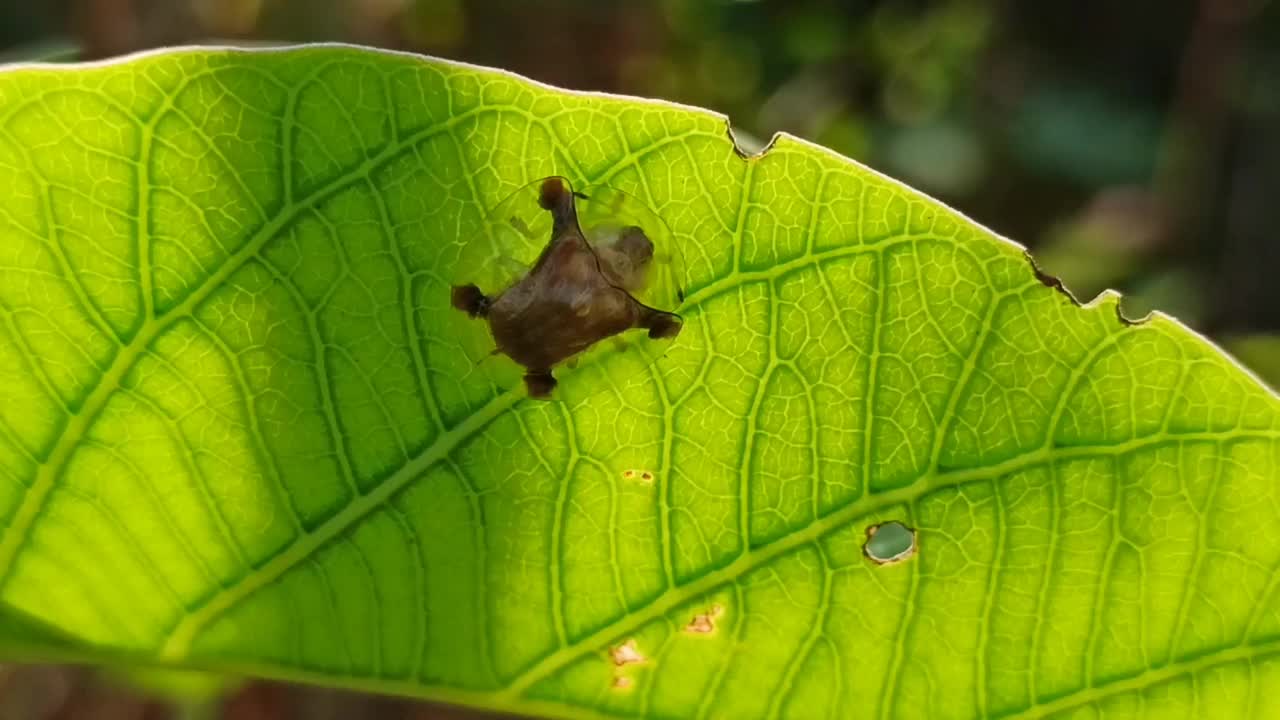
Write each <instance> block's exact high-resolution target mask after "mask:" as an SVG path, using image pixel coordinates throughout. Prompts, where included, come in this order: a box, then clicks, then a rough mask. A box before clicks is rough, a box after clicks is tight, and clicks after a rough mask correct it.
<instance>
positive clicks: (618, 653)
mask: <svg viewBox="0 0 1280 720" xmlns="http://www.w3.org/2000/svg"><path fill="white" fill-rule="evenodd" d="M609 657H611V658H612V659H613V664H614V665H617V666H618V667H622V666H623V665H631V664H634V663H642V662H644V661H645V657H644V655H641V654H640V651H639V650H637V649H636V641H635V640H634V639H631V640H628V641H626V642H624V643H622V644H621V645H615V646H614V647H612V648H609Z"/></svg>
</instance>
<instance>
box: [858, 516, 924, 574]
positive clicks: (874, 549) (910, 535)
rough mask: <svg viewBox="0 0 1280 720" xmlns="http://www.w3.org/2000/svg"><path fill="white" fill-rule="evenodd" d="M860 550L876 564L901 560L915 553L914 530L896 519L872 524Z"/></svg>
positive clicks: (890, 563)
mask: <svg viewBox="0 0 1280 720" xmlns="http://www.w3.org/2000/svg"><path fill="white" fill-rule="evenodd" d="M862 552H863V553H865V554H866V556H867V557H868V558H869V559H870V560H871V561H872V562H874V563H876V564H877V565H892V564H894V563H900V562H903V561H904V560H907V559H909V558H911V556H913V555H915V554H916V531H915V530H914V529H912V528H909V527H907V526H906V525H903V524H902V523H900V522H896V521H894V522H887V523H881V524H879V525H872V526H871V527H868V528H867V541H866V542H865V543H863V545H862Z"/></svg>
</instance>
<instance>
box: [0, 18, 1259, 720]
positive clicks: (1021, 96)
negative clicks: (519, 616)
mask: <svg viewBox="0 0 1280 720" xmlns="http://www.w3.org/2000/svg"><path fill="white" fill-rule="evenodd" d="M1278 4H1280V2H1277V1H1276V0H1126V1H1125V2H1115V1H1114V0H1037V1H1035V2H1025V1H1024V2H1015V1H1014V0H1005V1H1003V2H996V1H993V2H978V1H976V0H951V1H937V2H928V1H925V0H878V1H876V0H864V1H861V2H859V1H848V2H835V1H834V0H832V1H826V2H823V1H816V0H758V1H753V0H710V1H695V0H665V1H663V2H656V3H642V2H618V3H609V2H603V1H601V0H552V1H551V2H518V1H516V0H511V1H508V2H502V1H498V0H479V1H471V2H463V1H462V0H61V1H57V0H54V1H49V2H31V1H29V0H0V53H3V57H0V60H4V61H16V60H24V59H32V58H33V57H37V56H46V57H58V58H59V59H70V58H77V57H79V58H101V57H109V56H113V55H118V54H121V53H126V52H131V51H134V50H139V49H144V48H152V47H158V46H164V45H174V44H185V43H193V42H217V41H223V42H253V43H256V42H279V41H322V40H342V41H348V42H358V43H363V44H368V45H375V46H380V47H388V48H395V49H400V50H411V51H416V52H422V53H427V54H431V55H437V56H441V57H447V58H454V59H459V60H465V61H468V62H473V63H479V64H483V65H492V66H496V67H502V68H506V69H508V70H512V71H515V72H517V73H520V74H523V75H527V76H529V77H532V78H535V79H538V80H542V81H544V82H548V83H551V84H554V85H559V86H562V87H567V88H575V89H582V90H606V91H613V92H621V93H628V94H636V95H647V96H653V97H661V98H666V99H669V100H676V101H680V102H685V103H689V104H693V105H699V106H702V107H707V108H711V109H714V110H717V111H720V112H723V113H726V114H727V115H729V116H730V117H731V118H732V121H733V125H734V128H735V132H736V133H737V135H738V137H739V142H740V143H741V144H742V145H743V146H744V147H748V148H759V147H761V146H762V145H763V144H764V142H765V141H766V140H767V139H768V138H769V137H770V136H771V135H772V134H773V133H774V132H776V131H779V130H785V131H788V132H791V133H795V134H797V135H800V136H801V137H804V138H807V139H809V140H813V141H815V142H818V143H821V144H824V145H827V146H829V147H831V148H833V149H834V150H836V151H838V152H841V153H843V154H845V155H848V156H850V157H853V158H856V159H858V160H860V161H862V162H864V163H866V164H868V165H870V166H872V167H874V168H876V169H878V170H880V171H883V172H885V173H887V174H889V175H892V176H894V177H897V178H899V179H901V180H903V181H905V182H907V183H909V184H911V185H913V186H915V187H917V188H919V189H921V190H924V191H925V192H928V193H930V194H932V195H934V196H935V197H938V198H940V199H942V200H944V201H946V202H948V203H950V204H951V205H953V206H954V207H956V208H958V209H960V210H961V211H963V212H965V213H967V214H968V215H970V216H971V217H973V218H974V219H976V220H977V221H979V222H981V223H983V224H984V225H986V226H988V227H990V228H992V229H993V230H995V231H996V232H999V233H1000V234H1002V235H1006V236H1008V237H1011V238H1014V239H1016V240H1018V241H1019V242H1021V243H1023V244H1025V245H1028V246H1030V247H1032V248H1033V250H1034V252H1035V254H1036V257H1037V259H1038V260H1039V262H1040V264H1041V266H1042V267H1043V268H1044V269H1045V270H1046V271H1048V272H1050V273H1052V274H1055V275H1058V276H1060V277H1062V278H1063V280H1064V282H1065V283H1066V285H1067V287H1068V288H1070V289H1071V290H1072V291H1073V292H1074V293H1075V295H1076V296H1077V297H1079V298H1080V299H1081V300H1088V299H1091V298H1092V297H1094V296H1095V295H1096V294H1097V293H1098V292H1100V291H1101V290H1103V289H1105V288H1108V287H1110V288H1116V289H1118V290H1120V291H1122V292H1123V293H1125V295H1126V299H1125V301H1124V308H1125V312H1126V314H1127V315H1129V316H1130V317H1133V318H1137V317H1141V316H1142V315H1144V314H1145V313H1146V312H1148V311H1149V310H1151V309H1160V310H1163V311H1166V312H1169V313H1170V314H1173V315H1175V316H1177V317H1179V318H1181V319H1182V320H1183V321H1184V322H1186V323H1187V324H1189V325H1190V326H1192V327H1193V328H1196V329H1197V330H1199V331H1201V332H1202V333H1204V334H1206V335H1208V336H1210V337H1212V338H1214V339H1215V340H1217V341H1218V342H1219V343H1221V344H1222V345H1224V346H1225V347H1227V349H1228V350H1230V351H1231V352H1232V353H1234V354H1236V355H1237V357H1239V358H1241V360H1242V361H1244V362H1245V363H1246V364H1247V365H1248V366H1249V367H1251V368H1252V369H1253V370H1254V371H1255V372H1257V373H1258V374H1259V375H1261V376H1262V377H1263V378H1264V379H1265V380H1267V381H1268V382H1269V383H1271V385H1272V386H1273V387H1277V386H1280V282H1277V281H1276V279H1274V278H1273V276H1274V275H1275V274H1276V273H1277V272H1278V271H1280V239H1277V233H1280V198H1277V197H1276V196H1277V194H1280V7H1277V5H1278ZM78 717H102V718H120V719H121V720H123V719H125V718H130V719H132V718H185V717H191V718H197V717H199V718H222V717H226V718H236V719H249V718H254V719H256V718H264V719H265V718H289V717H299V718H301V717H307V718H328V717H333V718H339V717H341V718H359V717H390V718H400V717H403V718H410V717H420V718H426V717H433V718H434V717H442V718H475V717H481V715H479V714H474V713H465V712H461V711H453V710H446V709H442V708H440V707H438V706H430V705H424V704H418V703H410V702H401V701H392V700H388V699H379V698H368V697H362V696H359V695H355V694H350V693H336V692H331V691H322V690H316V689H305V688H296V687H287V686H282V685H275V684H265V683H251V684H227V685H219V684H210V683H209V682H208V679H200V678H174V677H170V676H164V677H160V678H157V677H154V676H148V675H138V676H133V677H129V678H123V677H121V676H118V675H112V676H104V675H102V674H100V673H93V672H90V671H86V670H80V669H68V668H54V667H41V668H8V669H0V720H8V719H9V718H23V719H24V720H25V719H26V718H78Z"/></svg>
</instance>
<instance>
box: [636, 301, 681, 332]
mask: <svg viewBox="0 0 1280 720" xmlns="http://www.w3.org/2000/svg"><path fill="white" fill-rule="evenodd" d="M636 327H642V328H646V329H647V330H648V331H649V337H651V338H653V339H654V340H658V339H661V338H673V337H675V336H677V335H679V334H680V329H681V328H683V327H684V321H683V320H681V319H680V316H679V315H676V314H675V313H669V312H664V311H662V310H655V309H653V308H651V307H646V306H643V305H642V306H641V307H640V317H639V318H638V321H637V322H636Z"/></svg>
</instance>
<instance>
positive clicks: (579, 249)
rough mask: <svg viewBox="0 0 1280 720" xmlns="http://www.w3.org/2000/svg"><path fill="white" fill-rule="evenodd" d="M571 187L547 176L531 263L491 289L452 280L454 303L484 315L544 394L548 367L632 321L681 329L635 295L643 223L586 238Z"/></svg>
mask: <svg viewBox="0 0 1280 720" xmlns="http://www.w3.org/2000/svg"><path fill="white" fill-rule="evenodd" d="M577 197H583V198H584V199H585V196H580V195H576V194H575V193H572V192H570V191H569V189H568V188H567V187H566V185H565V183H564V181H563V180H562V179H561V178H558V177H553V178H547V179H546V180H544V181H543V182H542V185H541V187H540V189H539V195H538V205H539V206H540V207H541V208H542V209H543V210H545V211H546V212H548V213H550V216H551V220H552V223H551V225H552V227H551V238H550V241H549V242H548V243H547V245H546V246H545V247H544V248H543V249H542V251H541V253H540V254H539V255H538V258H537V260H536V261H535V262H534V264H533V267H532V268H530V269H529V271H528V272H527V273H526V274H525V275H524V276H523V277H521V278H520V279H518V280H517V281H516V282H515V283H514V284H511V285H510V286H508V287H506V288H505V289H502V290H500V291H499V292H498V293H497V295H494V296H489V295H486V294H485V293H484V292H483V291H482V290H481V289H480V288H479V287H478V286H477V285H475V284H471V283H469V284H465V285H455V286H453V288H452V297H451V301H452V304H453V307H455V308H457V309H458V310H461V311H463V312H466V313H468V314H469V315H471V316H472V317H477V318H483V319H485V320H486V321H487V322H488V325H489V331H490V333H491V334H492V336H493V340H494V343H495V344H496V345H497V348H496V350H495V352H498V353H501V354H504V355H506V356H508V357H510V358H511V359H512V360H514V361H515V362H517V363H519V364H520V365H521V366H523V367H524V369H525V375H524V382H525V386H526V387H527V388H528V390H529V395H530V396H532V397H537V398H547V397H550V394H551V391H552V390H553V389H554V388H555V386H556V379H555V378H554V377H553V376H552V369H553V368H555V367H556V366H557V365H559V364H560V363H562V362H564V361H565V360H568V359H570V358H572V357H574V356H576V355H577V354H579V353H581V352H583V351H585V350H587V349H588V348H590V347H591V346H593V345H595V344H596V343H598V342H600V341H601V340H605V339H607V338H610V337H613V336H615V335H618V334H619V333H622V332H625V331H627V330H630V329H632V328H642V329H645V330H647V331H648V335H649V337H650V338H653V339H659V338H672V337H675V336H676V335H677V334H679V332H680V328H681V327H682V322H681V319H680V316H679V315H676V314H674V313H671V312H667V311H665V310H660V309H657V308H654V307H650V306H649V305H646V304H645V303H643V302H641V301H639V300H637V299H636V297H635V296H634V295H633V293H634V292H637V291H639V290H641V289H642V288H644V287H645V285H646V283H647V281H648V279H649V277H648V276H649V274H650V271H651V268H652V266H653V263H654V244H653V242H652V241H651V240H650V239H649V237H648V236H647V235H646V233H645V231H644V229H643V228H641V227H639V226H636V225H625V226H620V227H617V228H614V229H612V230H611V231H610V232H608V233H604V234H602V235H600V236H599V237H596V238H595V242H592V241H590V240H588V238H587V236H586V235H584V233H583V230H582V228H581V226H580V225H579V222H578V213H577V208H576V198H577Z"/></svg>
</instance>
